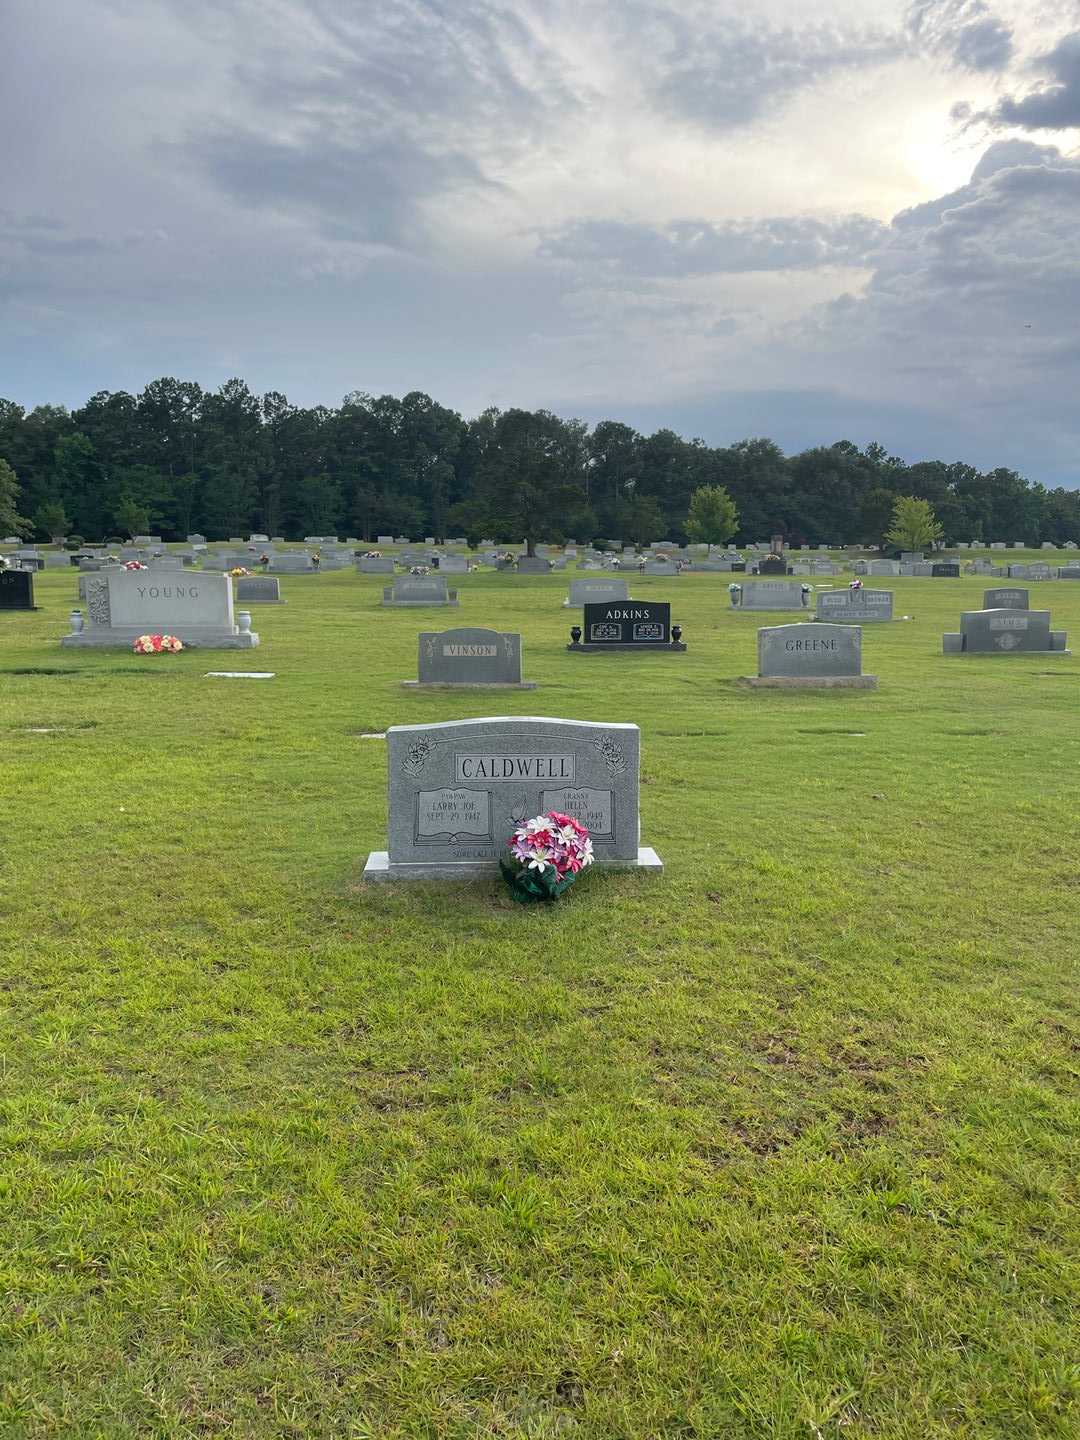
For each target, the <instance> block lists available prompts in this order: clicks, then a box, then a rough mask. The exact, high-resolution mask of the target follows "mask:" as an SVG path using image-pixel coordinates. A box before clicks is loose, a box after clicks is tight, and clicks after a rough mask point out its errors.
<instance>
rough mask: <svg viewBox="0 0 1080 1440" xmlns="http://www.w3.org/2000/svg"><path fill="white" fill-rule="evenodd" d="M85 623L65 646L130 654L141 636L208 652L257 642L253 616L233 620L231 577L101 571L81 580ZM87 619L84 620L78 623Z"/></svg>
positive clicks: (67, 637)
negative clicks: (167, 638)
mask: <svg viewBox="0 0 1080 1440" xmlns="http://www.w3.org/2000/svg"><path fill="white" fill-rule="evenodd" d="M79 583H80V585H81V586H83V587H84V588H85V593H86V610H87V614H86V617H85V620H86V622H88V623H85V624H84V625H83V628H82V629H81V630H75V631H73V632H72V633H71V634H70V635H64V636H63V637H62V638H61V641H60V643H61V645H65V646H72V647H79V646H113V647H115V648H123V649H127V648H128V647H129V646H130V645H131V643H132V641H133V640H137V639H138V637H139V636H140V635H147V634H150V635H155V634H158V635H176V636H177V637H178V638H179V639H181V640H182V641H183V642H184V644H185V645H189V646H192V647H198V648H203V649H209V650H250V649H252V648H253V647H254V646H256V645H258V643H259V637H258V635H256V634H255V633H254V632H253V631H252V630H251V616H250V615H248V614H246V612H245V613H243V614H241V615H240V616H239V618H237V617H235V616H234V614H233V594H232V581H231V580H230V578H229V577H228V575H213V574H203V575H191V576H188V575H184V574H180V575H177V576H176V578H175V579H174V578H173V576H171V575H160V576H158V575H151V574H150V573H149V571H146V570H120V569H117V570H103V571H101V572H100V574H97V575H83V576H82V577H81V578H80V582H79ZM82 618H83V617H81V616H80V620H82Z"/></svg>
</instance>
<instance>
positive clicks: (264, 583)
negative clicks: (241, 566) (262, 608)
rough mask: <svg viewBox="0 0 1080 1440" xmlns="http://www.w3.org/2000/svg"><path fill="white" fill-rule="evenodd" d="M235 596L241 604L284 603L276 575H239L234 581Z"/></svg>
mask: <svg viewBox="0 0 1080 1440" xmlns="http://www.w3.org/2000/svg"><path fill="white" fill-rule="evenodd" d="M236 598H237V601H238V602H239V603H240V604H243V605H284V604H285V601H284V600H282V598H281V582H280V581H279V580H278V578H277V576H276V575H253V576H251V578H250V579H244V578H243V577H241V578H240V579H239V580H237V582H236Z"/></svg>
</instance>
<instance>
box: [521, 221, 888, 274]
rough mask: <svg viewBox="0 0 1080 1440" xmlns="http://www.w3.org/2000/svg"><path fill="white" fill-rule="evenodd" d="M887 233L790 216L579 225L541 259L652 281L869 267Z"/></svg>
mask: <svg viewBox="0 0 1080 1440" xmlns="http://www.w3.org/2000/svg"><path fill="white" fill-rule="evenodd" d="M885 233H886V232H885V227H884V226H883V225H881V224H879V223H878V221H876V220H870V219H867V218H866V217H865V216H863V215H846V216H843V217H841V218H839V219H835V220H819V219H815V218H813V217H809V216H786V215H785V216H776V217H772V218H767V219H761V220H745V221H731V222H726V223H723V224H713V223H710V222H708V221H706V220H677V221H675V222H673V223H672V224H669V225H658V226H652V225H643V224H628V223H625V222H620V221H614V220H578V221H575V222H574V223H573V224H571V225H568V226H566V227H564V228H563V229H562V230H559V231H557V232H556V233H555V234H551V235H548V236H546V237H545V238H544V240H543V241H542V243H541V246H540V254H541V255H542V256H544V257H545V258H547V259H553V260H564V261H573V262H575V263H578V264H596V263H599V264H602V265H606V266H609V267H611V268H612V269H615V270H618V271H619V272H620V273H622V274H626V275H639V276H653V277H673V276H691V275H715V274H723V273H727V274H738V273H748V272H752V271H759V270H809V269H817V268H820V267H823V266H829V265H865V264H867V263H868V261H869V258H870V257H871V256H872V255H873V253H874V251H875V249H876V248H877V246H878V245H879V244H880V242H881V239H882V237H883V235H884V234H885Z"/></svg>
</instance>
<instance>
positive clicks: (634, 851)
mask: <svg viewBox="0 0 1080 1440" xmlns="http://www.w3.org/2000/svg"><path fill="white" fill-rule="evenodd" d="M386 740H387V762H388V766H389V816H388V826H387V828H388V831H389V848H388V849H387V850H378V851H373V852H372V854H371V855H369V856H368V861H367V865H366V866H365V868H364V879H365V880H409V879H416V880H430V879H457V878H470V877H473V876H476V875H490V874H495V873H497V871H498V863H499V857H500V856H501V855H502V854H503V852H504V851H505V849H506V844H507V841H508V839H509V837H510V834H511V832H512V831H513V829H514V828H515V826H517V825H519V824H520V823H521V822H522V821H523V820H527V819H529V818H530V817H531V816H533V815H537V814H540V813H541V812H543V811H546V810H560V811H562V812H564V813H565V814H569V815H572V816H573V817H574V818H575V819H577V820H580V822H581V823H582V824H583V825H586V826H588V828H589V832H590V834H591V836H592V841H593V848H594V851H595V855H596V862H597V864H598V865H601V866H604V865H609V866H612V867H621V868H637V867H640V868H642V869H649V870H661V869H662V868H663V867H662V865H661V862H660V859H659V857H658V856H657V854H656V852H655V850H652V849H650V848H648V847H643V846H642V845H641V843H640V833H639V822H638V793H639V766H640V746H641V734H640V731H639V730H638V727H637V726H636V725H626V724H598V723H595V722H592V721H586V720H558V719H548V718H543V717H534V716H500V717H497V718H486V719H476V720H448V721H443V722H442V723H440V724H432V725H394V726H391V728H390V729H389V730H388V731H387V734H386Z"/></svg>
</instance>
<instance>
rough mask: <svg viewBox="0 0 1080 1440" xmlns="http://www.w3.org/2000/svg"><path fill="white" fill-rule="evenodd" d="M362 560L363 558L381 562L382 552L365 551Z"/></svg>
mask: <svg viewBox="0 0 1080 1440" xmlns="http://www.w3.org/2000/svg"><path fill="white" fill-rule="evenodd" d="M363 558H364V559H365V560H381V559H382V551H381V550H365V551H364V555H363Z"/></svg>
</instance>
